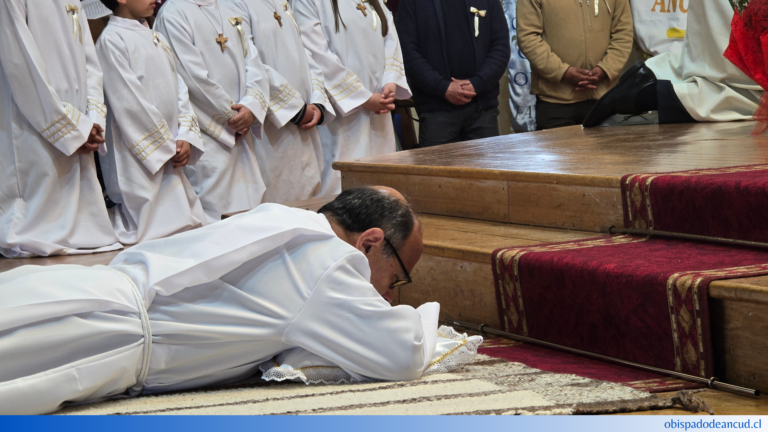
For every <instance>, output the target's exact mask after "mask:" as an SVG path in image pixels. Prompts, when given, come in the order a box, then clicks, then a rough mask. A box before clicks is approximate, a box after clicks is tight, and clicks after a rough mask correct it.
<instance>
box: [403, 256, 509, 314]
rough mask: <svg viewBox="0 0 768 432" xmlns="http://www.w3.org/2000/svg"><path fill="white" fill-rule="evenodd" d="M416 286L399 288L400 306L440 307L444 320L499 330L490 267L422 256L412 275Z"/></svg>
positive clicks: (487, 264) (470, 262)
mask: <svg viewBox="0 0 768 432" xmlns="http://www.w3.org/2000/svg"><path fill="white" fill-rule="evenodd" d="M411 277H412V278H413V283H412V284H410V285H407V286H405V287H403V288H400V304H406V305H411V306H414V307H418V306H420V305H422V304H424V303H426V302H432V301H436V302H438V303H440V318H441V319H457V320H463V321H467V322H473V323H481V324H488V325H489V326H492V327H496V328H498V327H499V316H498V313H497V312H496V294H495V292H494V289H493V274H492V273H491V264H490V262H488V263H476V262H472V261H463V260H457V259H453V258H444V257H439V256H434V255H423V256H422V257H421V260H420V261H419V264H418V265H417V266H416V268H415V269H414V270H413V272H411Z"/></svg>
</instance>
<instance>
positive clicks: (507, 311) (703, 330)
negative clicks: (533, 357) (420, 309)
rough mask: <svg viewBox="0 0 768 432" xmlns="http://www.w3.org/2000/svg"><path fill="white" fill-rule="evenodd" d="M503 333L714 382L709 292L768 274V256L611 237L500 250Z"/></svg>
mask: <svg viewBox="0 0 768 432" xmlns="http://www.w3.org/2000/svg"><path fill="white" fill-rule="evenodd" d="M492 264H493V272H494V282H495V284H496V285H495V286H496V297H497V304H498V309H499V318H500V322H501V323H502V326H503V328H504V330H506V331H509V332H512V333H516V334H522V335H526V336H530V337H533V338H536V339H541V340H544V341H547V342H553V343H556V344H560V345H565V346H569V347H572V348H578V349H581V350H585V351H590V352H594V353H598V354H603V355H607V356H611V357H616V358H619V359H624V360H630V361H634V362H637V363H642V364H646V365H651V366H656V367H661V368H665V369H670V370H676V371H681V372H685V373H688V374H692V375H697V376H701V377H711V376H712V369H713V367H712V348H711V340H710V330H709V307H708V302H707V287H708V286H709V283H710V282H711V281H713V280H717V279H734V278H739V277H748V276H757V275H761V274H768V252H765V251H760V250H752V249H735V248H728V247H723V246H718V245H711V244H701V243H688V242H681V241H677V240H664V239H647V238H645V237H632V236H624V235H620V236H612V237H600V238H593V239H586V240H580V241H572V242H564V243H552V244H546V245H538V246H528V247H519V248H508V249H499V250H496V251H495V252H494V254H493V263H492Z"/></svg>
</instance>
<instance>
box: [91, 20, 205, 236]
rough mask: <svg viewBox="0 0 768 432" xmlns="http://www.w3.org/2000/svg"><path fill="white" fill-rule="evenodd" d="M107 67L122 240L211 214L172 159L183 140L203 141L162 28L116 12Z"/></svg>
mask: <svg viewBox="0 0 768 432" xmlns="http://www.w3.org/2000/svg"><path fill="white" fill-rule="evenodd" d="M96 52H97V53H98V55H99V61H100V62H101V66H102V69H103V71H104V92H105V94H106V100H107V107H108V112H109V114H108V117H107V131H106V132H107V146H108V147H109V153H108V154H107V156H106V157H104V158H102V159H101V169H102V173H103V176H104V182H105V183H106V185H107V194H108V195H109V197H110V198H111V199H112V201H114V202H115V203H116V204H117V205H116V206H115V207H113V208H112V209H110V218H111V219H112V225H113V226H114V228H115V232H116V233H117V236H118V238H119V239H120V242H121V243H123V244H135V243H138V242H142V241H145V240H152V239H156V238H161V237H167V236H169V235H171V234H175V233H177V232H182V231H187V230H189V229H192V228H197V227H200V226H202V225H203V223H205V222H206V221H207V219H206V216H205V212H203V207H202V206H201V205H200V201H199V200H198V199H197V195H196V194H195V191H194V189H193V188H192V185H191V184H190V183H189V180H187V176H186V175H184V171H183V170H182V168H174V167H173V163H172V162H169V161H170V159H171V158H172V157H174V156H175V154H176V141H177V140H184V141H187V142H189V143H190V144H191V156H190V161H189V164H190V165H194V164H195V163H196V162H197V161H198V160H199V159H200V156H201V155H202V152H203V141H202V139H201V137H200V128H199V127H198V124H197V117H196V116H195V113H194V112H193V111H192V107H191V106H190V104H189V96H188V94H187V86H186V85H185V84H184V81H183V80H182V79H181V77H180V76H179V75H178V74H177V73H176V62H175V60H174V56H173V52H172V51H171V48H170V47H169V46H168V44H167V42H166V40H165V38H164V37H163V35H161V34H159V33H157V32H154V31H152V30H150V29H149V27H148V26H147V24H146V22H144V23H140V22H139V21H136V20H131V19H125V18H120V17H116V16H112V17H111V18H110V20H109V25H108V26H107V28H106V29H104V32H103V33H102V34H101V36H100V37H99V41H98V43H97V44H96Z"/></svg>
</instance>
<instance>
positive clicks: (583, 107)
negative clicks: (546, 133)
mask: <svg viewBox="0 0 768 432" xmlns="http://www.w3.org/2000/svg"><path fill="white" fill-rule="evenodd" d="M595 103H597V101H595V100H585V101H581V102H576V103H571V104H558V103H551V102H544V101H543V100H541V99H539V98H536V129H537V130H544V129H554V128H559V127H564V126H573V125H577V124H578V125H580V124H582V123H583V122H584V119H585V118H586V117H587V114H589V110H591V109H592V107H593V106H594V105H595Z"/></svg>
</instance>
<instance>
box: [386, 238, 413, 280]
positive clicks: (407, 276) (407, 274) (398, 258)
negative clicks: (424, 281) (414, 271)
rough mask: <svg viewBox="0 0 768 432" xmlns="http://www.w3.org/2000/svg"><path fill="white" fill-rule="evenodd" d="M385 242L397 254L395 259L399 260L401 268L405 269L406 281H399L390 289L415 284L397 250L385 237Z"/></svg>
mask: <svg viewBox="0 0 768 432" xmlns="http://www.w3.org/2000/svg"><path fill="white" fill-rule="evenodd" d="M384 241H386V242H387V244H388V245H389V247H390V248H392V252H394V253H395V258H397V262H398V263H399V264H400V268H402V269H403V274H404V275H405V280H398V281H395V283H393V284H392V285H390V287H389V288H390V289H393V288H398V287H401V286H404V285H408V284H409V283H411V282H413V279H411V275H410V274H409V273H408V270H407V269H406V268H405V264H403V260H401V259H400V255H399V254H398V253H397V249H395V246H393V245H392V242H391V241H389V239H388V238H386V237H384Z"/></svg>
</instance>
